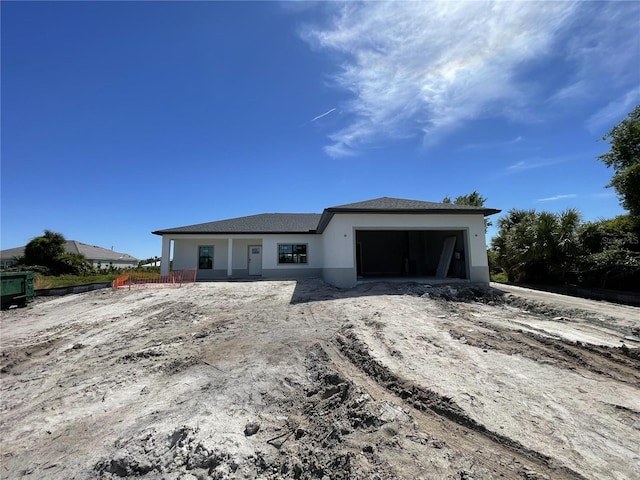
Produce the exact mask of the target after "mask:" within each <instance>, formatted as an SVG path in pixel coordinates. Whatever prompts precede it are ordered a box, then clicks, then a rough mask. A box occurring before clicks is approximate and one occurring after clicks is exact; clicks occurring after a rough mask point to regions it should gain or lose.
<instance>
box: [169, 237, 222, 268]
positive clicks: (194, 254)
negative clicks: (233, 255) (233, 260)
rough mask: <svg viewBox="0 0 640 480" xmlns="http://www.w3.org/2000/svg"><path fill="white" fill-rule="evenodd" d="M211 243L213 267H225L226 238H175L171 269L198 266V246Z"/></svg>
mask: <svg viewBox="0 0 640 480" xmlns="http://www.w3.org/2000/svg"><path fill="white" fill-rule="evenodd" d="M210 245H213V269H214V270H221V269H225V270H226V268H227V240H226V239H224V238H211V237H208V238H207V237H201V238H175V239H174V247H173V269H174V270H190V269H193V268H198V247H200V246H210Z"/></svg>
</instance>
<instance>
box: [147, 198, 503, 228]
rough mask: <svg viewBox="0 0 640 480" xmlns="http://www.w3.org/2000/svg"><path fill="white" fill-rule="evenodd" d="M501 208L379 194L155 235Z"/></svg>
mask: <svg viewBox="0 0 640 480" xmlns="http://www.w3.org/2000/svg"><path fill="white" fill-rule="evenodd" d="M498 212H500V210H495V209H493V208H481V207H471V206H468V205H456V204H454V203H436V202H423V201H420V200H405V199H402V198H390V197H380V198H375V199H373V200H366V201H364V202H356V203H348V204H346V205H338V206H336V207H329V208H326V209H325V210H324V212H323V213H322V214H320V213H262V214H259V215H250V216H248V217H238V218H231V219H228V220H218V221H216V222H207V223H198V224H196V225H188V226H186V227H176V228H168V229H164V230H156V231H155V232H152V233H154V234H155V235H164V234H168V233H183V234H199V233H202V234H233V233H237V234H241V233H322V232H323V231H324V229H325V228H326V226H327V225H328V224H329V221H331V218H332V217H333V215H335V214H336V213H436V214H464V213H473V214H482V215H484V216H487V215H493V214H494V213H498Z"/></svg>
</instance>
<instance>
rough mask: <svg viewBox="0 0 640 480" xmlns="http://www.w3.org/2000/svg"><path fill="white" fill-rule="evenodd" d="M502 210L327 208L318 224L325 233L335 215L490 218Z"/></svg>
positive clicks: (320, 231)
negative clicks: (473, 216)
mask: <svg viewBox="0 0 640 480" xmlns="http://www.w3.org/2000/svg"><path fill="white" fill-rule="evenodd" d="M500 212H501V210H497V209H495V208H465V209H460V210H458V209H449V208H388V209H380V208H339V207H338V208H327V209H325V210H324V212H322V217H321V218H320V222H319V223H318V233H322V232H324V230H325V228H327V225H329V222H330V221H331V219H332V218H333V216H334V215H335V214H340V213H356V214H365V215H366V214H375V213H377V214H385V213H390V214H405V215H482V216H484V217H488V216H489V215H495V214H496V213H500Z"/></svg>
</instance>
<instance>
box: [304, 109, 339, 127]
mask: <svg viewBox="0 0 640 480" xmlns="http://www.w3.org/2000/svg"><path fill="white" fill-rule="evenodd" d="M335 111H336V109H335V108H332V109H331V110H327V111H326V112H324V113H321V114H320V115H318V116H316V117H313V118H312V119H311V120H310V121H309V123H313V122H315V121H316V120H320V119H321V118H322V117H326V116H327V115H329V114H330V113H333V112H335Z"/></svg>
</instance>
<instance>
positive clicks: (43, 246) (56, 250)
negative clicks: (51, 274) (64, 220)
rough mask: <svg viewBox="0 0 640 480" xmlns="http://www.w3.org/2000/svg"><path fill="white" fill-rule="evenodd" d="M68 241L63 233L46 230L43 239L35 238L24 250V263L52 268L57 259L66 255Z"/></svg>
mask: <svg viewBox="0 0 640 480" xmlns="http://www.w3.org/2000/svg"><path fill="white" fill-rule="evenodd" d="M65 242H66V240H65V238H64V236H63V235H62V234H61V233H56V232H52V231H51V230H45V231H44V235H42V236H41V237H35V238H33V239H32V240H31V241H30V242H29V243H27V246H26V247H25V248H24V263H25V264H27V265H43V266H45V267H51V266H52V265H54V263H55V259H56V258H58V257H60V256H61V255H63V254H64V244H65Z"/></svg>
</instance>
